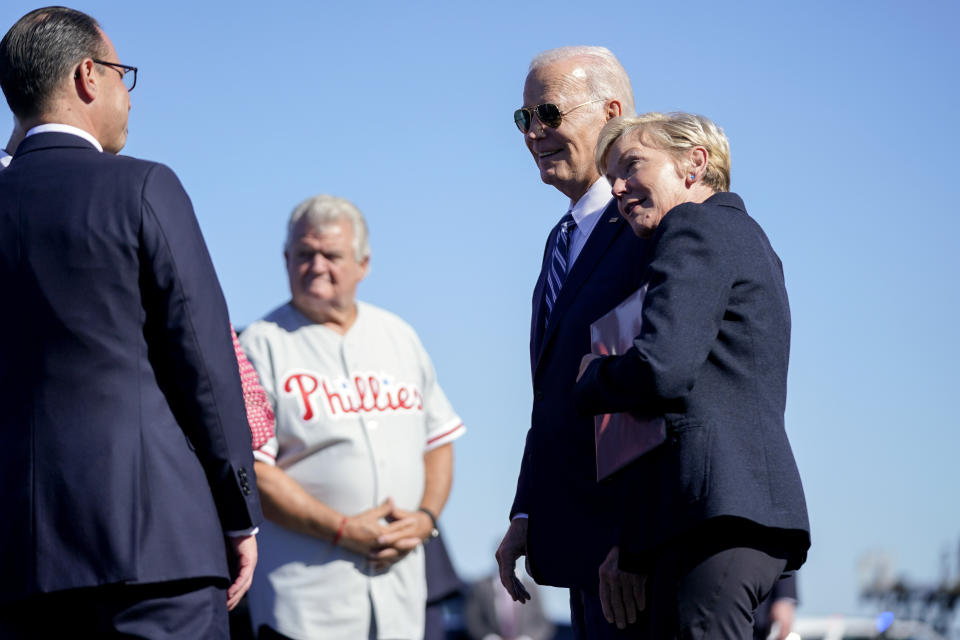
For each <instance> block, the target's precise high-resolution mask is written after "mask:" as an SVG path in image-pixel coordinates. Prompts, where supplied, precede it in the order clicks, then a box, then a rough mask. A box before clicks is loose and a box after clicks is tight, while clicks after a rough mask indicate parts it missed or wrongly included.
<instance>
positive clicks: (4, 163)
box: [0, 149, 13, 168]
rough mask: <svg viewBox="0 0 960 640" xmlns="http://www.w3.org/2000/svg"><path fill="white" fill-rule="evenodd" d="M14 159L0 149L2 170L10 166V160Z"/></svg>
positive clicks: (0, 166)
mask: <svg viewBox="0 0 960 640" xmlns="http://www.w3.org/2000/svg"><path fill="white" fill-rule="evenodd" d="M12 158H13V156H11V155H10V154H9V153H7V152H6V151H4V150H3V149H0V168H3V167H6V166H7V165H9V164H10V160H11V159H12Z"/></svg>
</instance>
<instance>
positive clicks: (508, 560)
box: [497, 47, 643, 638]
mask: <svg viewBox="0 0 960 640" xmlns="http://www.w3.org/2000/svg"><path fill="white" fill-rule="evenodd" d="M523 104H524V106H523V107H522V108H521V109H518V110H517V111H516V113H515V114H514V119H515V122H516V124H517V127H518V128H519V129H520V131H521V132H522V133H523V134H524V141H525V143H526V145H527V148H528V149H529V151H530V153H531V154H532V155H533V158H534V161H535V162H536V164H537V167H538V169H539V170H540V178H541V180H543V182H545V183H546V184H549V185H551V186H553V187H555V188H556V189H557V190H558V191H560V192H561V193H563V195H564V196H566V197H567V198H568V199H569V205H568V209H569V211H568V214H567V215H566V216H564V217H563V218H562V219H561V221H560V223H559V224H557V225H556V226H555V227H554V228H553V230H552V231H551V232H550V235H549V237H548V239H547V245H546V249H545V252H544V257H543V266H542V270H541V272H540V278H539V279H538V281H537V285H536V288H535V289H534V292H533V317H532V321H531V329H530V364H531V369H532V373H533V414H532V418H531V426H530V430H529V432H528V433H527V442H526V447H525V449H524V454H523V461H522V464H521V468H520V477H519V480H518V482H517V493H516V498H515V500H514V503H513V507H512V508H511V510H510V518H511V523H510V528H509V530H508V531H507V533H506V535H505V536H504V538H503V541H502V542H501V544H500V548H499V549H498V550H497V561H498V563H499V566H500V577H501V581H502V582H503V584H504V587H505V588H506V589H507V590H508V591H509V592H510V593H511V595H513V596H514V598H515V599H518V600H520V601H525V600H526V599H528V598H529V595H528V594H527V592H526V590H525V589H524V588H523V586H522V584H520V583H519V581H518V580H517V578H516V576H515V574H514V568H515V563H516V560H517V559H518V558H519V557H520V556H522V555H526V556H527V564H528V568H529V571H530V575H531V577H533V579H534V580H536V582H538V583H539V584H545V585H552V586H558V587H568V588H569V589H570V607H571V609H570V611H571V619H572V624H573V628H574V631H575V634H576V636H577V637H578V638H585V637H589V638H608V637H610V638H616V637H620V635H619V634H620V632H619V631H618V630H617V628H616V627H614V626H613V625H611V624H610V623H609V622H607V620H606V619H605V615H604V612H603V611H602V609H601V604H600V600H599V597H598V583H599V580H598V569H599V567H600V565H601V563H602V562H603V560H604V558H605V557H606V556H607V554H608V552H609V551H610V549H611V547H612V546H613V545H614V544H615V542H616V531H617V522H618V519H619V518H618V516H617V513H618V511H620V510H622V508H623V505H622V504H621V503H620V502H619V500H618V496H617V493H616V491H615V488H614V487H613V486H611V485H609V484H603V485H601V484H598V483H597V470H596V464H595V459H594V427H593V418H592V417H584V416H581V415H578V414H577V412H576V411H575V409H574V407H573V403H572V391H573V385H574V382H575V380H576V377H577V367H578V365H579V362H580V359H581V358H582V357H583V355H584V354H586V353H589V351H590V324H591V323H592V322H593V321H595V320H596V319H597V318H599V317H600V316H602V315H603V314H604V313H606V312H607V311H609V310H610V309H612V308H613V307H615V306H616V305H617V304H618V303H620V302H621V301H622V300H623V299H624V298H626V297H627V296H628V295H630V294H631V293H633V292H634V291H635V290H636V289H637V287H638V286H639V280H640V270H641V262H642V258H643V244H642V242H641V241H640V240H638V239H637V238H636V237H635V236H634V235H633V234H632V233H631V232H630V229H629V228H628V227H627V225H626V224H625V223H624V222H623V220H622V219H621V218H620V216H619V215H618V213H617V209H616V206H615V205H614V204H611V200H610V185H608V184H607V183H606V181H605V180H604V179H603V178H601V177H600V174H599V173H598V172H597V169H596V166H595V164H594V150H595V148H596V141H597V135H598V134H599V132H600V129H601V128H602V127H603V125H604V124H605V123H606V122H607V121H608V120H610V119H611V118H614V117H616V116H619V115H621V114H630V115H632V114H633V111H634V107H633V91H632V89H631V88H630V79H629V78H628V77H627V74H626V72H625V71H624V70H623V67H622V66H621V65H620V63H619V62H618V61H617V59H616V58H615V57H614V56H613V54H612V53H611V52H610V51H609V50H607V49H605V48H603V47H564V48H561V49H553V50H550V51H546V52H544V53H541V54H540V55H539V56H537V57H536V58H535V59H534V60H533V62H532V63H531V65H530V70H529V73H528V75H527V79H526V83H525V85H524V91H523ZM624 577H625V578H626V576H624Z"/></svg>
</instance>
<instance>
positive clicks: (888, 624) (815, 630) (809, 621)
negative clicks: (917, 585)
mask: <svg viewBox="0 0 960 640" xmlns="http://www.w3.org/2000/svg"><path fill="white" fill-rule="evenodd" d="M787 637H788V640H945V638H944V637H943V636H942V635H940V634H939V633H937V632H936V631H934V630H933V629H931V628H930V625H928V624H925V623H923V622H918V621H916V620H896V619H894V618H893V616H892V615H890V614H881V615H879V616H877V617H875V618H870V617H868V616H839V615H838V616H829V617H824V618H808V617H802V618H797V619H796V620H795V621H794V623H793V629H791V632H790V635H789V636H787Z"/></svg>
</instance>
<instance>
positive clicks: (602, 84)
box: [529, 45, 636, 116]
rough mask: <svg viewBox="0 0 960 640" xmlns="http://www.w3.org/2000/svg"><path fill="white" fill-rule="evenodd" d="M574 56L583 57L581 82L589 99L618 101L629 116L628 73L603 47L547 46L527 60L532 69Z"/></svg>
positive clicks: (631, 108) (633, 109)
mask: <svg viewBox="0 0 960 640" xmlns="http://www.w3.org/2000/svg"><path fill="white" fill-rule="evenodd" d="M574 58H579V59H582V60H583V64H584V67H585V70H586V71H587V74H586V78H585V79H584V81H585V82H586V85H587V91H588V92H589V93H590V97H591V98H593V99H595V100H611V99H615V100H619V101H620V107H621V111H622V112H623V115H625V116H632V115H635V114H636V107H634V103H633V87H631V86H630V76H628V75H627V72H626V70H625V69H624V68H623V65H622V64H620V61H619V60H617V57H616V56H615V55H613V52H612V51H610V49H607V48H606V47H590V46H586V45H579V46H572V47H558V48H556V49H547V50H546V51H544V52H542V53H539V54H537V55H536V57H534V59H533V60H531V61H530V69H529V71H530V72H532V71H534V70H536V69H539V68H541V67H545V66H547V65H551V64H554V63H556V62H562V61H565V60H571V59H574Z"/></svg>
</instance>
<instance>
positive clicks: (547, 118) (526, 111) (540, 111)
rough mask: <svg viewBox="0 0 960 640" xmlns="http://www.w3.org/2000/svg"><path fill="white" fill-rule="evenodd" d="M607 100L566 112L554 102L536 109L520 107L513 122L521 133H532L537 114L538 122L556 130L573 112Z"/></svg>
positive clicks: (591, 102)
mask: <svg viewBox="0 0 960 640" xmlns="http://www.w3.org/2000/svg"><path fill="white" fill-rule="evenodd" d="M605 99H606V98H597V99H596V100H591V101H590V102H584V103H583V104H578V105H577V106H575V107H570V108H569V109H567V110H566V111H560V107H558V106H557V105H555V104H553V103H552V102H544V103H543V104H538V105H537V106H535V107H520V108H519V109H517V110H516V111H514V112H513V122H514V123H515V124H516V125H517V129H520V133H526V132H528V131H530V125H531V124H532V123H533V116H534V114H536V116H537V120H539V121H540V122H542V123H543V124H545V125H546V126H548V127H550V128H551V129H556V128H557V127H559V126H560V123H561V122H563V116H565V115H567V114H568V113H570V112H571V111H575V110H576V109H579V108H580V107H585V106H587V105H588V104H593V103H594V102H603V101H604V100H605Z"/></svg>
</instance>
